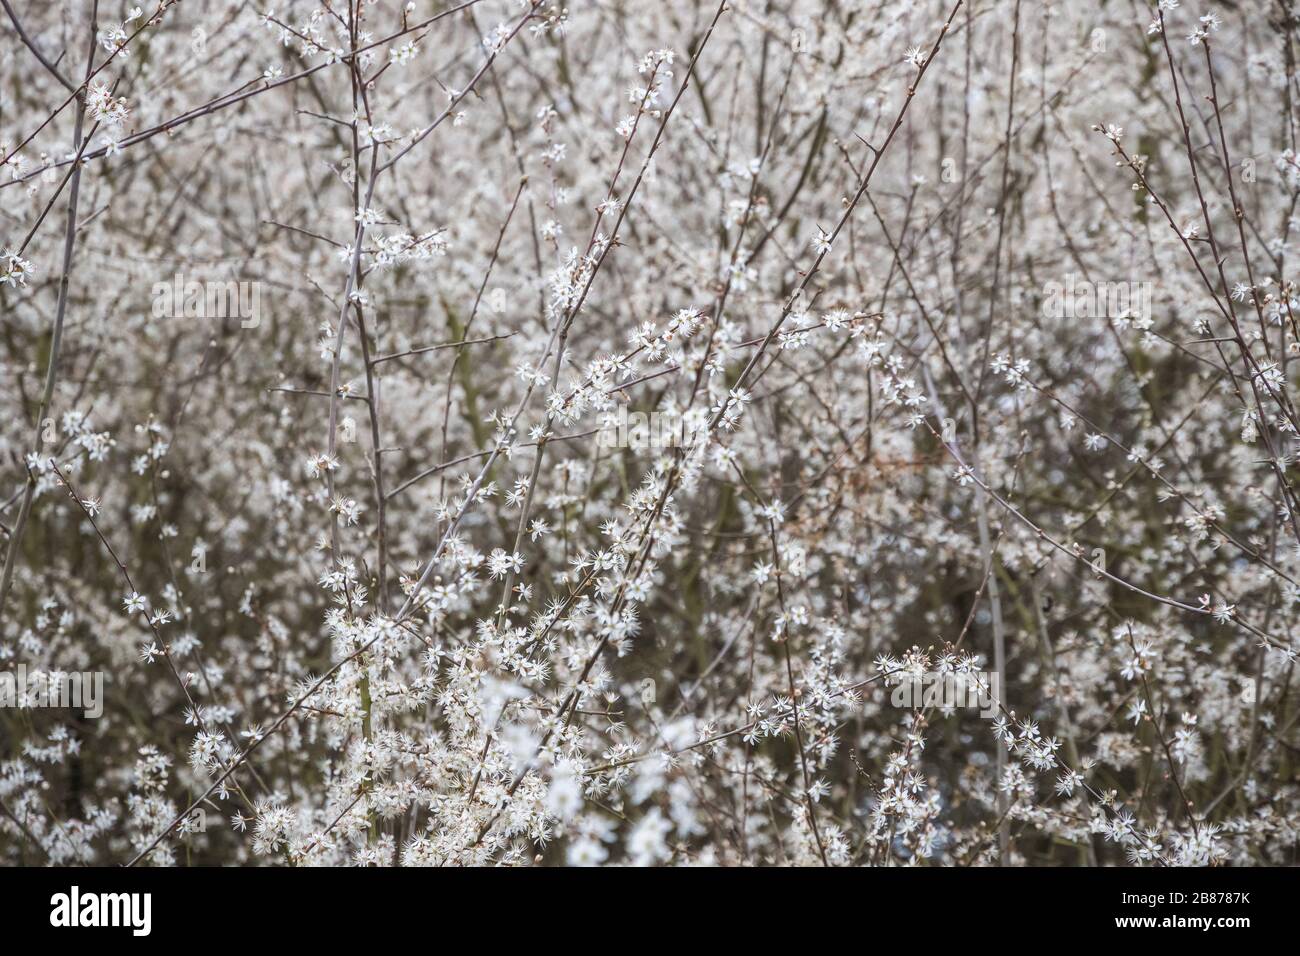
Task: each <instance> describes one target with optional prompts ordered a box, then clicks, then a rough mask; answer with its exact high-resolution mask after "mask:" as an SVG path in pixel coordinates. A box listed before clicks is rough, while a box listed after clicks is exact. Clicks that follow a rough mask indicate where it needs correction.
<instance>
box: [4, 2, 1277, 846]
mask: <svg viewBox="0 0 1300 956" xmlns="http://www.w3.org/2000/svg"><path fill="white" fill-rule="evenodd" d="M1292 6H1293V5H1292V4H1289V3H1285V2H1279V3H1265V2H1263V0H1258V2H1247V3H1240V4H1227V3H1222V4H1220V3H1215V2H1211V0H1206V2H1205V3H1204V4H1203V9H1196V8H1195V7H1194V6H1193V7H1192V8H1189V6H1188V5H1187V4H1180V3H1179V2H1178V0H1159V2H1158V6H1157V7H1155V8H1153V9H1143V5H1142V4H1137V5H1130V4H1103V3H1089V2H1084V3H1068V4H1067V3H1029V2H1024V3H1022V2H1021V0H965V2H959V0H848V2H845V0H840V2H823V0H771V2H759V0H725V2H723V3H720V4H716V5H715V4H710V3H697V2H688V0H661V2H653V3H615V4H611V3H577V2H575V3H571V4H570V5H569V6H567V7H566V6H564V5H562V4H560V3H558V2H552V0H466V2H460V3H455V2H451V0H436V2H434V0H418V2H411V3H406V4H402V3H399V2H396V0H350V2H348V3H323V2H319V0H288V2H284V3H281V4H278V5H277V6H276V7H275V8H274V9H267V10H265V11H263V12H261V13H260V14H254V13H253V12H252V8H251V7H249V6H248V5H246V4H243V3H234V2H230V0H214V2H208V3H203V4H191V3H182V2H180V0H146V2H145V4H144V5H143V6H122V7H119V6H117V5H109V4H96V3H94V2H91V0H76V2H71V3H65V4H43V3H41V4H38V3H29V2H23V0H4V10H5V14H6V17H5V30H6V42H5V44H4V46H3V48H0V68H2V69H3V78H4V82H3V85H2V86H0V91H2V95H3V102H2V104H0V166H2V167H3V168H2V169H0V174H2V176H3V181H0V195H2V196H3V205H2V207H0V208H2V209H3V224H2V225H0V250H2V254H0V312H2V314H3V316H4V319H3V335H0V363H3V365H2V367H3V376H4V381H5V382H6V383H7V387H6V388H5V389H4V392H3V396H2V397H0V405H2V407H3V414H2V415H0V450H2V451H3V456H2V457H3V473H2V477H3V481H4V482H5V485H4V486H3V487H0V551H2V553H3V557H4V566H3V578H2V580H0V622H2V623H0V861H3V862H5V863H8V864H16V863H25V864H47V863H48V864H55V865H60V864H74V863H75V864H92V863H93V864H120V863H139V864H146V865H171V864H179V865H184V864H229V863H241V864H258V863H261V864H277V865H304V866H316V865H352V864H362V865H383V866H387V865H402V866H418V865H460V864H466V865H480V864H508V865H522V864H575V865H593V864H633V865H654V864H717V865H762V864H774V865H816V866H821V865H830V866H844V865H862V864H874V865H979V864H993V863H1001V864H1011V865H1015V864H1038V865H1041V864H1060V865H1094V866H1095V865H1117V864H1119V865H1124V864H1134V865H1171V864H1172V865H1177V864H1191V865H1220V864H1235V865H1243V864H1278V863H1282V862H1286V861H1290V860H1292V859H1293V858H1294V855H1295V853H1296V851H1297V840H1298V839H1300V785H1298V782H1297V746H1300V737H1298V735H1297V733H1296V724H1297V719H1300V693H1298V692H1297V691H1298V690H1300V688H1297V686H1296V681H1297V677H1296V674H1295V663H1296V647H1297V646H1298V643H1300V635H1298V634H1297V625H1298V624H1300V500H1297V492H1296V489H1295V486H1294V477H1293V466H1294V463H1295V454H1296V451H1297V447H1298V445H1297V442H1298V441H1300V433H1298V432H1297V427H1298V426H1300V419H1298V418H1297V412H1296V408H1295V404H1294V402H1295V396H1293V394H1292V387H1291V385H1292V382H1293V381H1297V378H1296V376H1297V374H1298V373H1300V365H1297V367H1296V368H1293V367H1292V364H1291V363H1292V362H1295V361H1296V358H1297V355H1300V326H1297V318H1296V314H1295V313H1296V311H1297V310H1300V301H1298V296H1297V291H1296V286H1295V284H1294V266H1293V264H1292V261H1291V260H1290V255H1289V250H1290V244H1291V243H1292V242H1293V241H1294V240H1293V239H1292V237H1291V235H1290V232H1291V229H1292V228H1293V227H1294V223H1295V213H1294V210H1295V206H1296V202H1297V199H1298V198H1300V159H1298V158H1297V148H1298V147H1297V146H1296V135H1297V132H1296V130H1297V124H1298V123H1300V100H1297V99H1294V97H1300V88H1297V85H1296V77H1295V40H1296V33H1297V21H1296V15H1295V13H1294V11H1293V10H1292ZM647 51H649V52H647ZM629 423H631V424H629ZM647 423H648V424H647ZM20 667H22V668H24V669H25V670H24V671H23V673H24V674H26V672H27V671H31V672H33V673H36V672H39V673H41V674H64V673H68V674H75V675H77V676H81V675H95V674H98V675H101V676H102V678H103V680H102V685H103V692H102V702H101V703H100V704H98V705H97V706H96V709H97V710H100V711H101V713H100V714H98V715H95V714H94V713H92V712H91V711H89V710H86V709H84V708H82V709H78V708H77V707H76V706H69V701H70V698H68V695H62V696H55V697H51V695H50V694H48V693H45V694H44V695H43V696H42V697H41V699H39V700H38V699H36V698H35V697H33V693H34V692H33V691H32V689H31V688H29V687H27V686H26V685H25V682H18V681H14V680H9V681H8V683H6V682H5V680H4V679H3V678H4V675H7V674H12V673H16V672H18V670H19V668H20ZM50 683H51V682H50V681H46V682H45V684H42V685H41V686H42V687H44V686H46V685H49V684H50ZM58 686H63V685H62V684H59V685H58ZM67 686H72V685H71V684H68V685H67ZM76 686H77V687H78V688H80V687H81V686H82V683H80V682H79V683H77V685H76ZM85 686H88V687H89V686H95V685H93V684H86V685H85ZM65 698H67V699H65ZM58 705H62V706H58Z"/></svg>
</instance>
